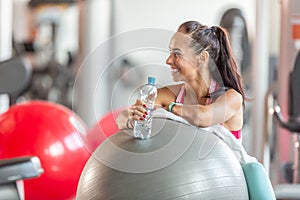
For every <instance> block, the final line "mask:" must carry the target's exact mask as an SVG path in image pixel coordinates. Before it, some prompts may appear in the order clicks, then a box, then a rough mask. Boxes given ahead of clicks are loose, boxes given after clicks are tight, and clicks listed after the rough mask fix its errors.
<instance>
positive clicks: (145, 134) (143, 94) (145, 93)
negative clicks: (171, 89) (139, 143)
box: [133, 77, 157, 139]
mask: <svg viewBox="0 0 300 200" xmlns="http://www.w3.org/2000/svg"><path fill="white" fill-rule="evenodd" d="M156 97H157V88H156V86H155V78H154V77H148V83H147V84H146V85H144V86H142V88H141V90H140V99H141V100H142V101H143V102H144V103H145V104H146V106H147V107H146V110H147V113H148V115H147V117H146V118H145V119H144V120H139V121H135V124H134V129H133V135H134V137H136V138H140V139H147V138H149V137H150V135H151V129H152V111H153V109H154V103H155V99H156Z"/></svg>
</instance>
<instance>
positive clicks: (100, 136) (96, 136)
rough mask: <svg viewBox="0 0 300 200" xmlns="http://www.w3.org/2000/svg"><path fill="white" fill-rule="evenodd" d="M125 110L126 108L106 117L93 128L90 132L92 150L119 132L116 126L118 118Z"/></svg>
mask: <svg viewBox="0 0 300 200" xmlns="http://www.w3.org/2000/svg"><path fill="white" fill-rule="evenodd" d="M123 110H124V108H120V109H116V110H114V111H111V112H109V113H107V114H106V115H104V116H103V117H102V118H101V119H100V120H99V121H98V122H97V123H96V124H95V125H93V126H92V128H91V129H90V130H89V131H88V135H89V138H88V140H89V141H92V142H90V144H92V146H91V149H96V148H97V146H98V145H99V144H100V143H101V142H102V141H103V140H105V139H106V138H107V137H109V136H111V135H112V134H114V133H116V132H118V131H119V128H118V127H117V125H116V118H117V117H118V115H119V114H120V113H121V112H122V111H123Z"/></svg>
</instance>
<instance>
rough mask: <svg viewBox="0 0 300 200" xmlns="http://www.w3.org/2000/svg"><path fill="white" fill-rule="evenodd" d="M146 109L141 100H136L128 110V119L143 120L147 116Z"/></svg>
mask: <svg viewBox="0 0 300 200" xmlns="http://www.w3.org/2000/svg"><path fill="white" fill-rule="evenodd" d="M146 107H147V106H146V104H145V103H144V102H143V101H142V100H140V99H137V100H136V102H135V104H133V105H131V106H130V107H129V108H128V118H129V119H131V120H144V119H145V118H146V117H147V115H148V114H149V113H148V112H147V110H146Z"/></svg>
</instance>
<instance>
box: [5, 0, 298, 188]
mask: <svg viewBox="0 0 300 200" xmlns="http://www.w3.org/2000/svg"><path fill="white" fill-rule="evenodd" d="M187 20H198V21H200V22H202V23H203V24H207V25H209V26H212V25H222V26H224V27H225V28H227V30H228V31H229V33H230V37H231V44H232V47H233V51H234V54H235V57H236V59H237V62H238V65H239V70H240V72H241V74H242V77H243V81H244V85H245V88H246V91H247V96H248V97H249V98H252V99H253V100H252V101H251V102H247V103H246V109H245V116H244V117H245V120H244V121H245V122H244V123H245V124H244V128H243V144H244V146H245V148H246V150H247V151H248V152H249V154H251V155H253V156H255V157H257V158H258V159H259V160H260V161H261V162H262V163H263V164H264V166H265V168H266V169H267V171H268V173H269V174H270V177H271V181H272V183H274V184H277V183H279V182H285V181H286V180H284V177H283V176H284V175H283V174H282V171H281V170H282V168H281V166H282V164H284V163H287V162H290V161H291V160H293V155H294V154H293V146H292V141H293V138H292V135H291V134H290V131H288V130H286V129H283V128H280V126H279V125H278V124H277V123H276V122H275V121H274V120H273V118H272V113H271V114H270V113H269V106H270V101H268V98H269V97H270V96H271V97H273V96H276V98H278V100H279V103H280V105H281V110H282V114H283V116H284V117H285V118H287V117H288V77H289V73H290V72H291V70H292V69H293V68H294V63H295V59H296V55H297V52H298V46H299V44H298V43H299V38H298V37H299V35H298V32H297V31H296V29H297V28H298V25H299V24H300V2H299V1H297V0H273V1H271V0H223V1H218V0H210V1H205V0H186V1H180V0H163V1H161V0H151V1H147V0H126V1H124V0H0V62H1V64H7V65H9V63H8V61H10V62H13V61H15V59H21V60H22V64H24V65H26V72H23V73H22V75H24V74H27V76H30V81H29V82H28V83H25V82H24V83H22V81H21V79H22V78H21V75H20V77H18V76H17V77H2V76H1V75H0V87H1V88H9V87H11V86H12V85H14V84H21V85H22V84H23V86H24V88H23V92H22V94H14V95H10V96H7V95H6V94H5V93H4V92H3V93H2V94H1V92H0V109H1V112H5V111H6V110H7V109H9V106H11V105H13V104H18V103H21V102H25V101H29V100H34V99H40V100H46V101H50V102H56V103H58V104H62V105H64V106H66V107H68V108H69V109H71V110H72V111H74V112H75V113H76V114H78V116H79V117H81V118H82V120H83V121H84V122H85V123H86V124H87V126H88V127H92V126H93V125H94V124H95V123H97V121H98V120H99V119H101V118H102V117H103V116H104V115H106V114H107V113H109V112H112V111H114V110H117V109H120V108H124V107H126V106H128V105H130V104H131V103H132V102H133V101H134V98H135V96H134V95H135V92H136V89H137V88H138V87H139V86H141V85H142V84H144V83H145V82H146V78H147V76H149V75H151V76H155V77H157V83H158V86H162V85H166V84H172V81H171V79H170V70H169V68H168V66H167V65H166V64H165V60H166V58H167V56H168V42H169V40H170V37H171V36H172V34H173V33H174V31H176V29H177V27H178V26H179V25H180V24H181V23H182V22H184V21H187ZM298 31H299V30H298ZM0 73H1V71H0ZM1 79H2V80H1ZM8 101H9V102H10V103H9V104H7V102H8ZM271 101H272V100H271ZM271 104H272V102H271Z"/></svg>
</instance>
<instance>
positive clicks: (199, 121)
mask: <svg viewBox="0 0 300 200" xmlns="http://www.w3.org/2000/svg"><path fill="white" fill-rule="evenodd" d="M172 113H174V114H175V115H178V116H180V117H182V118H184V119H185V120H187V121H188V122H189V123H190V124H192V125H195V126H199V127H208V126H210V125H211V122H212V120H211V117H210V115H209V111H208V110H207V108H206V107H205V106H202V105H176V106H174V107H173V109H172Z"/></svg>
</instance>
